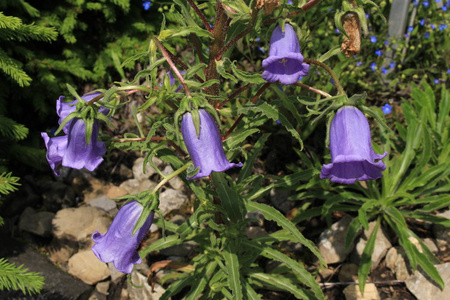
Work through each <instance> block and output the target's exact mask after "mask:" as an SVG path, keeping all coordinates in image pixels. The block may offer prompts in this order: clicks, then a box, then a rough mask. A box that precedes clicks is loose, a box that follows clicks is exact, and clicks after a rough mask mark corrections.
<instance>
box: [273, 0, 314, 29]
mask: <svg viewBox="0 0 450 300" xmlns="http://www.w3.org/2000/svg"><path fill="white" fill-rule="evenodd" d="M321 1H322V0H310V1H308V2H306V3H305V4H304V5H303V6H302V7H301V10H300V11H296V12H293V13H289V14H288V15H287V18H288V19H290V18H292V17H295V16H298V15H301V14H304V13H305V12H307V11H308V10H310V9H312V8H313V7H314V6H316V5H317V4H319V3H320V2H321ZM278 19H279V18H276V19H267V20H266V21H264V24H272V23H275V22H276V21H277V20H278Z"/></svg>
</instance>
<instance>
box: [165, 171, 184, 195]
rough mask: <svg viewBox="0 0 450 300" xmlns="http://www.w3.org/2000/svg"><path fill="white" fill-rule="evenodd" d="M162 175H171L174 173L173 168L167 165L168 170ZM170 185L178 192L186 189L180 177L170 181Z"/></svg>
mask: <svg viewBox="0 0 450 300" xmlns="http://www.w3.org/2000/svg"><path fill="white" fill-rule="evenodd" d="M162 173H163V174H164V175H166V176H167V175H169V174H171V173H173V168H172V166H171V165H167V166H166V168H165V169H164V170H163V171H162ZM169 184H170V186H171V187H173V188H174V189H176V190H180V189H182V188H183V187H184V182H183V180H181V178H180V177H179V176H175V177H174V178H172V179H171V180H170V181H169Z"/></svg>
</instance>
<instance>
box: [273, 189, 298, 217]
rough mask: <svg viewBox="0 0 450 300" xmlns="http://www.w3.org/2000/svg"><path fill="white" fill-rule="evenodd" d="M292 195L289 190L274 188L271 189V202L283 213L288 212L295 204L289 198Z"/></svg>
mask: <svg viewBox="0 0 450 300" xmlns="http://www.w3.org/2000/svg"><path fill="white" fill-rule="evenodd" d="M290 195H291V193H290V192H289V191H281V190H275V189H272V190H271V191H270V202H272V204H273V205H274V206H275V207H276V208H278V209H279V210H281V211H282V212H283V213H287V212H288V211H289V210H290V209H291V208H292V206H293V205H294V204H293V202H292V201H289V200H288V197H289V196H290Z"/></svg>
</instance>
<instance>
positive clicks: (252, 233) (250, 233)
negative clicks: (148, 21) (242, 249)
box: [245, 226, 267, 239]
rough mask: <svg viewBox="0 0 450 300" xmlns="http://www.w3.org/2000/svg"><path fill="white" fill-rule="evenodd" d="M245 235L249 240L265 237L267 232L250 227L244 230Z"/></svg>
mask: <svg viewBox="0 0 450 300" xmlns="http://www.w3.org/2000/svg"><path fill="white" fill-rule="evenodd" d="M245 235H246V236H247V237H248V238H249V239H254V238H256V237H259V236H265V235H267V231H266V230H265V229H264V228H261V227H259V226H250V227H247V228H246V229H245Z"/></svg>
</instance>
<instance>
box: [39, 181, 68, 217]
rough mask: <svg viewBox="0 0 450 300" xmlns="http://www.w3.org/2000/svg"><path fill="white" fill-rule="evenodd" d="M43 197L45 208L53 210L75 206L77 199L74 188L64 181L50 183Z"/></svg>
mask: <svg viewBox="0 0 450 300" xmlns="http://www.w3.org/2000/svg"><path fill="white" fill-rule="evenodd" d="M42 199H43V200H44V201H43V206H44V207H45V209H46V210H47V211H51V212H57V211H58V210H60V209H62V208H66V207H73V206H74V205H75V204H76V201H77V199H76V196H75V191H74V190H73V188H72V187H71V186H68V185H66V184H64V183H62V182H52V183H50V184H48V186H47V187H46V191H45V192H44V193H42Z"/></svg>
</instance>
